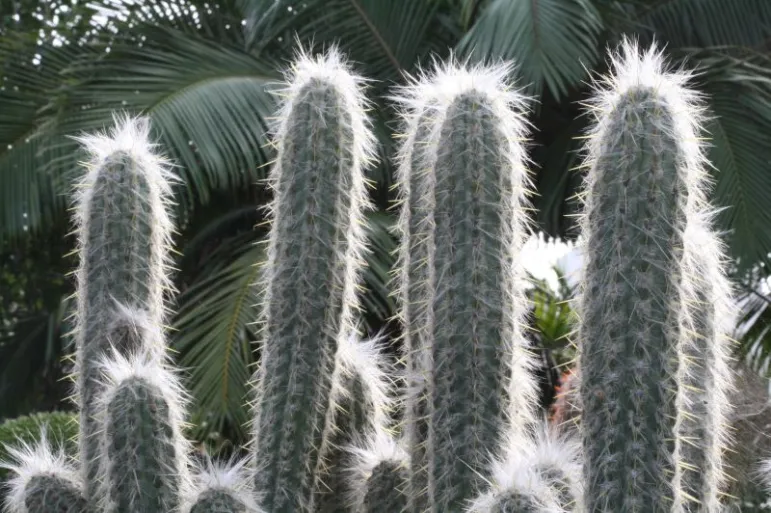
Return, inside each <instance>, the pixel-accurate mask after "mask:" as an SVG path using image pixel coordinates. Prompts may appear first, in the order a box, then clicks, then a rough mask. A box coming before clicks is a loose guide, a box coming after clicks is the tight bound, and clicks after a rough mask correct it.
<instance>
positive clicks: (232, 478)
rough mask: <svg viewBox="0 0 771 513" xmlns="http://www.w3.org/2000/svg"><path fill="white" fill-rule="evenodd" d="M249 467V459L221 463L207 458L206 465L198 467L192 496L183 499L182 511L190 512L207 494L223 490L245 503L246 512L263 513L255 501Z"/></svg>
mask: <svg viewBox="0 0 771 513" xmlns="http://www.w3.org/2000/svg"><path fill="white" fill-rule="evenodd" d="M248 465H249V460H248V459H241V460H236V461H234V460H231V461H229V462H227V463H221V462H215V461H212V459H211V458H208V457H207V459H206V461H205V463H204V465H199V466H196V469H195V475H194V477H193V489H192V494H190V495H186V496H184V497H183V499H184V503H183V506H182V508H180V509H181V510H182V511H185V512H189V511H190V510H191V509H192V508H193V506H195V504H196V502H198V500H199V499H200V498H201V496H202V495H203V494H205V493H206V492H208V491H211V490H223V491H225V492H227V493H228V494H230V495H231V496H233V498H235V499H237V500H238V501H240V502H241V503H243V504H244V506H245V507H246V511H248V512H250V513H262V511H263V510H262V509H260V507H259V506H258V505H257V502H256V501H255V496H254V491H253V489H252V479H251V478H252V476H251V473H250V472H249V471H248Z"/></svg>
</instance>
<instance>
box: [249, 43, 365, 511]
mask: <svg viewBox="0 0 771 513" xmlns="http://www.w3.org/2000/svg"><path fill="white" fill-rule="evenodd" d="M288 82H289V84H288V87H287V90H286V91H285V92H284V94H285V97H286V101H285V103H284V106H283V110H282V112H281V114H280V126H279V129H278V135H277V138H276V145H277V150H278V156H277V160H276V164H275V167H274V168H273V171H272V174H271V177H272V187H273V189H274V191H275V199H274V203H273V205H272V208H271V212H272V223H273V224H272V229H271V234H270V240H269V246H268V261H267V272H266V273H265V274H264V287H265V296H264V297H265V299H264V305H263V309H262V321H263V345H262V363H261V367H260V370H259V371H258V372H259V376H258V380H257V383H258V386H259V387H260V389H259V391H258V392H257V393H256V395H257V397H258V398H259V401H258V405H257V407H256V415H255V428H254V432H255V460H256V465H257V474H256V476H257V477H256V482H255V484H256V489H257V492H258V493H259V494H260V495H261V500H262V501H263V502H262V506H263V507H264V508H265V509H267V510H269V511H271V513H284V512H287V513H288V512H295V511H306V510H310V509H312V504H313V499H312V495H313V490H314V486H315V484H316V480H317V479H318V474H319V469H320V463H321V461H322V457H321V455H322V454H323V453H324V450H325V449H324V446H325V444H327V443H328V438H329V435H330V432H331V430H332V429H333V426H332V422H331V421H332V417H333V412H334V405H333V404H332V401H331V392H332V381H333V380H332V377H333V373H334V371H335V363H336V355H337V352H338V344H339V341H340V340H341V338H342V337H346V336H349V335H350V334H352V333H353V332H354V331H355V325H354V320H353V313H354V311H355V309H356V308H357V298H356V286H357V281H358V274H359V272H358V271H359V268H360V267H361V261H362V252H363V250H364V245H363V243H364V233H363V223H362V213H363V210H364V209H365V208H367V207H368V199H367V197H366V188H365V178H364V174H363V168H364V166H365V165H366V164H367V162H368V161H369V159H370V158H371V156H372V145H373V136H372V134H371V132H370V130H369V126H368V121H367V119H366V118H365V116H364V107H365V100H364V98H363V96H362V94H361V92H360V87H361V81H360V79H359V78H358V77H356V76H354V75H352V74H351V73H350V72H349V70H348V69H347V67H346V65H345V63H344V62H343V61H342V57H341V56H340V55H339V54H338V53H337V51H336V50H332V51H330V52H329V53H327V55H325V56H323V57H320V58H318V59H316V60H314V59H311V58H310V57H307V56H305V55H301V56H300V58H299V60H298V61H297V62H296V63H295V65H294V67H293V69H292V71H291V73H290V74H289V77H288Z"/></svg>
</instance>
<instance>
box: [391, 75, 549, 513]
mask: <svg viewBox="0 0 771 513" xmlns="http://www.w3.org/2000/svg"><path fill="white" fill-rule="evenodd" d="M510 71H511V70H510V68H509V67H507V66H498V67H477V68H473V69H470V70H467V69H464V68H462V67H460V66H456V65H449V66H447V67H444V68H438V69H437V70H436V71H435V72H434V74H433V76H431V77H424V78H423V79H422V80H419V81H416V82H414V83H413V84H412V85H411V86H410V87H407V88H406V89H405V90H404V91H403V98H402V102H403V105H405V107H406V113H405V119H406V125H407V126H408V127H409V129H411V130H413V131H415V133H414V134H408V137H407V139H406V142H405V144H406V145H409V147H406V148H403V150H402V152H401V155H402V159H403V160H402V169H403V171H402V173H401V177H400V179H401V184H400V185H401V187H403V188H404V190H403V191H402V198H403V200H404V204H403V206H402V208H407V209H410V211H409V212H408V213H404V214H403V215H402V217H401V219H402V227H401V230H402V233H403V241H402V244H403V245H405V246H406V247H403V249H402V253H401V255H402V260H401V265H403V266H408V267H409V269H407V270H404V271H402V273H403V274H402V276H403V280H404V281H403V283H402V287H403V290H402V296H404V297H406V298H407V299H403V300H402V301H403V309H404V312H405V314H403V317H406V318H405V321H406V322H407V323H408V325H407V326H406V328H405V329H406V331H407V333H408V336H412V335H413V334H414V336H415V338H416V340H415V342H414V343H411V345H412V347H409V348H408V349H409V350H410V352H409V354H408V355H407V368H408V371H409V372H411V373H416V372H417V373H422V374H423V375H424V376H427V377H428V383H427V386H426V385H423V386H425V391H424V390H421V389H418V390H412V391H411V393H409V394H408V396H407V399H406V400H407V402H408V404H407V408H406V414H407V418H406V419H405V423H406V426H407V427H406V428H405V429H406V430H407V432H408V434H409V433H412V437H413V439H412V440H410V441H409V443H410V448H409V450H410V451H413V450H415V451H416V453H415V456H416V459H417V461H416V462H415V463H414V464H413V469H412V471H411V472H413V473H414V472H421V470H422V466H423V465H424V463H423V461H421V460H422V459H423V458H424V454H423V449H422V448H421V447H420V444H421V443H424V441H421V440H416V439H415V434H416V433H419V432H420V428H419V426H420V425H421V423H422V422H423V419H422V416H423V415H425V414H427V415H428V424H429V426H428V428H429V429H428V439H427V442H428V445H427V450H428V462H427V463H428V496H429V502H430V504H429V506H430V508H431V511H436V512H443V511H457V510H459V509H460V508H461V507H462V506H463V505H464V503H465V501H466V500H468V499H470V498H472V497H473V496H474V495H475V494H476V492H477V491H478V489H479V488H481V485H482V479H483V477H482V476H484V474H485V470H486V468H485V467H486V461H487V458H488V457H489V453H491V452H493V451H494V450H495V449H497V447H498V444H499V443H500V442H501V440H502V436H503V433H504V429H507V428H511V429H513V428H514V426H519V427H520V428H522V427H524V425H525V424H527V423H528V422H530V421H532V418H533V417H532V415H533V409H532V408H533V404H534V402H535V401H534V396H535V385H534V382H533V380H532V379H531V377H530V375H529V371H530V370H531V366H532V362H531V359H530V356H529V353H528V351H527V344H526V341H525V340H524V337H523V334H522V332H521V331H520V323H521V321H522V317H523V315H524V313H525V296H524V293H523V289H522V285H521V280H519V279H518V278H519V277H520V271H521V269H520V266H518V265H516V258H517V257H518V253H519V250H520V248H521V245H522V243H523V238H524V235H525V215H524V209H523V207H524V203H525V199H524V198H525V193H526V191H527V188H528V186H529V180H528V177H527V172H526V169H525V158H526V157H525V152H524V149H523V146H522V140H523V137H524V135H525V134H526V132H527V130H526V122H525V120H524V118H523V116H522V113H521V110H522V109H523V107H524V105H525V98H523V97H522V96H521V95H520V94H519V93H517V92H515V91H513V90H511V89H510V87H509V86H508V84H506V82H505V78H506V76H507V74H508V73H509V72H510ZM424 123H425V124H424ZM418 133H420V134H419V135H420V137H418ZM416 194H428V195H430V196H429V197H428V198H426V197H423V198H420V197H415V196H414V195H416ZM416 302H417V303H423V304H424V305H426V306H425V308H427V309H428V312H426V313H421V312H420V310H419V309H418V308H413V303H416ZM412 312H415V315H413V313H412ZM424 320H428V326H427V328H425V330H426V331H425V332H422V333H421V328H420V327H416V326H415V324H414V323H416V322H422V321H424ZM424 338H428V340H427V341H426V342H424V341H423V340H424ZM424 351H427V352H429V354H428V355H425V354H424ZM411 360H412V361H411ZM426 367H428V368H426ZM408 379H410V380H411V381H412V382H413V383H418V386H421V385H419V384H420V383H421V379H422V377H421V376H412V377H408ZM421 395H423V396H424V397H425V400H427V402H428V404H427V406H423V405H421V404H419V402H420V401H421V400H423V398H422V397H421ZM410 403H412V404H410ZM413 415H419V416H418V417H413ZM411 456H412V454H411ZM411 479H412V478H411ZM420 484H421V480H420V479H418V480H417V482H416V483H413V485H412V486H411V490H410V493H414V492H419V490H416V485H417V486H420ZM412 500H413V501H414V499H412ZM417 506H418V507H419V508H423V507H425V501H422V504H421V501H417ZM418 511H420V513H422V511H423V510H422V509H421V510H418Z"/></svg>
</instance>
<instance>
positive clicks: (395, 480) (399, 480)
mask: <svg viewBox="0 0 771 513" xmlns="http://www.w3.org/2000/svg"><path fill="white" fill-rule="evenodd" d="M406 479H407V472H406V467H405V466H404V464H402V463H401V462H399V463H394V462H383V463H380V464H379V465H377V466H376V467H375V468H374V469H372V474H371V475H370V476H369V479H367V492H366V494H365V495H364V497H363V501H362V502H363V504H362V509H361V511H362V513H380V512H382V511H392V512H393V513H401V512H403V511H406V508H407V496H406V495H405V494H404V485H405V484H406Z"/></svg>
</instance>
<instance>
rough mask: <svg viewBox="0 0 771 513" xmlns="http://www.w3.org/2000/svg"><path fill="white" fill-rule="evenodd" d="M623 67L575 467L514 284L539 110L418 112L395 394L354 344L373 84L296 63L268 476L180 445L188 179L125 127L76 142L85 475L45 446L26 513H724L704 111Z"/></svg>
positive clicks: (258, 436)
mask: <svg viewBox="0 0 771 513" xmlns="http://www.w3.org/2000/svg"><path fill="white" fill-rule="evenodd" d="M621 52H622V55H614V56H613V59H614V62H613V64H614V72H615V74H614V75H612V76H610V77H608V78H607V80H606V85H607V86H608V87H607V88H601V87H598V89H597V96H596V98H595V107H597V108H598V109H597V125H596V126H595V127H594V129H593V132H592V136H593V138H592V139H591V140H590V144H589V160H588V164H587V166H588V167H589V168H590V169H589V174H588V178H587V195H586V198H585V202H586V216H585V218H584V221H583V223H584V230H585V236H586V241H585V244H586V246H585V247H586V251H587V253H586V257H587V259H586V264H587V265H586V269H585V271H584V277H583V279H584V283H583V285H582V286H583V288H584V290H583V297H582V300H581V303H580V309H581V310H580V315H579V316H578V317H579V318H580V323H579V325H580V330H579V334H580V335H581V340H580V369H581V374H580V377H581V379H580V382H581V383H580V390H581V401H580V402H581V406H582V409H583V417H582V428H583V454H581V451H580V450H579V449H578V444H577V443H576V442H575V441H572V440H571V439H570V438H569V437H567V436H564V435H563V434H561V433H556V432H553V431H548V430H546V431H545V430H543V428H542V426H539V420H538V419H537V418H536V414H535V403H536V392H535V390H536V387H535V381H534V379H533V370H534V369H533V366H534V365H533V361H532V358H531V354H530V351H529V343H528V341H527V339H526V337H525V334H524V333H523V330H522V325H523V321H524V316H525V312H526V310H527V308H526V293H525V283H524V281H525V280H524V279H523V278H524V273H523V270H522V266H521V265H520V263H519V262H518V261H517V257H518V253H519V251H520V249H521V247H522V242H523V239H524V236H525V234H526V230H527V223H526V217H525V211H526V208H527V207H526V205H527V204H526V194H527V191H528V190H529V185H530V184H529V179H528V176H527V171H526V168H525V165H526V157H525V151H524V145H523V138H524V135H525V133H526V123H525V121H524V108H525V105H526V101H525V98H524V97H523V96H522V95H521V94H520V93H519V92H518V91H515V90H513V89H512V88H511V86H510V85H509V84H508V83H507V75H508V74H509V73H510V72H511V68H510V67H508V66H506V65H501V66H464V65H459V64H456V63H451V64H448V65H441V64H440V65H437V67H436V69H435V70H434V72H433V73H431V74H429V75H426V76H423V77H420V78H418V79H415V80H414V81H413V84H412V85H411V86H409V87H408V88H406V89H405V90H402V91H401V92H402V95H401V96H400V99H401V102H402V106H403V107H404V122H405V126H406V129H407V137H406V139H405V143H404V145H403V147H402V149H401V153H400V155H401V161H400V179H401V181H400V187H401V196H402V200H403V203H402V205H403V206H402V213H401V217H400V220H401V223H400V226H399V229H400V231H401V233H402V236H403V239H402V248H401V251H400V261H399V266H400V268H399V269H398V270H397V277H398V280H399V284H398V286H399V287H400V288H399V290H398V295H399V296H400V302H401V312H402V321H403V322H404V324H405V334H406V339H407V344H406V346H407V347H406V349H407V351H406V354H405V358H404V360H405V362H404V363H405V375H404V376H397V377H394V379H393V380H389V379H388V378H389V376H388V375H389V374H391V373H392V368H391V367H390V365H388V363H387V362H386V361H385V360H384V358H383V355H382V354H381V350H380V347H379V342H378V341H376V340H371V341H366V342H362V341H360V340H359V339H358V333H357V331H358V330H357V328H358V322H357V319H356V317H355V311H356V309H357V308H358V302H357V297H356V294H355V291H356V287H357V286H358V280H359V275H360V272H361V266H362V258H363V255H364V251H365V248H364V244H363V240H364V236H363V234H364V230H363V228H364V227H363V217H362V214H363V211H364V209H365V208H366V207H367V206H368V201H367V199H366V196H365V192H366V191H365V183H366V182H365V178H364V174H363V170H364V167H365V165H366V164H367V163H368V161H369V159H370V158H371V156H372V148H371V134H370V132H369V125H368V121H367V118H366V117H365V115H364V114H363V110H364V107H365V105H366V102H365V100H364V98H363V95H362V93H361V85H362V84H361V79H359V78H358V77H356V76H354V75H352V74H351V72H350V71H349V68H348V66H347V64H346V63H345V62H344V61H343V59H342V56H341V55H340V54H339V53H338V52H337V51H336V50H334V49H333V50H330V51H329V52H328V53H327V54H326V55H324V56H320V57H318V58H311V57H309V56H307V55H305V54H301V55H300V57H299V59H298V61H297V62H296V63H295V64H294V66H293V68H292V70H291V71H290V72H289V73H288V75H287V79H288V82H289V84H288V87H287V89H285V90H284V91H283V92H284V93H285V94H284V96H285V103H284V108H283V109H282V111H281V112H280V115H279V124H278V130H277V132H276V146H277V149H278V159H277V161H276V164H275V167H274V169H273V174H272V187H273V189H274V192H275V198H274V203H273V204H272V206H271V219H272V226H271V231H270V238H269V242H268V249H267V255H268V259H267V263H266V267H265V269H264V270H263V272H262V276H261V278H262V279H261V281H260V283H262V284H263V286H264V293H263V295H262V301H263V303H262V311H261V317H260V321H261V324H262V326H263V331H262V337H263V344H262V362H261V366H260V369H259V370H258V372H257V375H256V380H255V386H254V390H253V393H254V397H253V398H254V425H253V428H254V440H253V442H254V445H253V447H251V448H250V450H251V452H252V455H251V458H249V459H248V460H240V461H236V460H233V461H231V462H230V463H229V464H227V465H224V466H219V465H218V464H215V463H212V462H211V461H208V463H206V464H205V465H201V464H199V463H197V462H194V461H192V458H191V454H190V453H191V450H190V446H189V445H188V443H187V442H186V441H185V440H184V438H183V437H182V432H181V431H182V427H183V424H184V422H185V416H186V412H185V409H186V398H185V394H184V393H183V392H182V388H181V386H180V384H179V382H178V379H177V377H176V373H175V372H173V370H172V368H171V366H170V365H169V363H168V361H167V357H166V354H165V353H166V347H165V346H166V343H165V339H164V333H163V325H162V320H163V313H164V304H163V297H162V290H163V287H164V286H165V284H166V281H165V279H166V276H165V275H166V273H167V272H168V270H167V269H166V268H165V258H164V256H163V252H164V248H165V246H166V241H167V238H168V233H169V229H170V221H169V219H168V217H167V213H166V211H165V209H166V208H167V203H168V201H166V200H165V199H164V198H166V197H167V196H166V195H165V192H164V191H166V186H167V179H168V178H169V175H168V173H167V172H166V171H165V167H164V164H163V161H162V160H161V159H159V158H158V157H157V156H156V155H155V154H154V153H153V152H152V145H150V144H149V142H148V134H149V132H148V127H147V124H146V123H145V121H144V120H135V119H118V120H117V123H116V127H115V128H114V129H113V131H112V132H111V134H110V136H95V137H91V138H82V139H81V141H82V142H84V143H85V145H86V146H87V147H88V148H89V149H90V151H91V154H92V157H93V161H92V168H91V170H90V171H89V175H88V176H89V177H91V178H90V181H87V185H89V188H88V189H87V190H86V192H84V193H82V194H81V196H80V202H79V204H78V207H77V210H78V215H79V220H80V224H79V227H80V232H81V245H80V248H79V253H80V257H81V261H82V265H81V269H80V272H79V280H78V282H79V298H80V299H79V300H80V309H79V321H78V322H79V326H80V331H78V332H77V340H78V355H77V358H78V360H79V361H78V362H77V363H78V365H77V367H76V370H77V372H78V378H79V380H78V393H79V396H80V406H81V417H82V418H84V416H85V415H86V412H90V413H89V415H92V416H91V417H90V418H89V419H88V423H87V425H85V426H84V427H83V428H82V431H81V433H80V437H81V445H80V453H79V458H80V459H81V461H80V462H79V464H80V469H78V468H76V467H75V466H73V465H70V464H68V463H67V461H66V459H65V457H64V455H63V454H62V453H61V451H56V450H52V449H51V448H50V447H49V446H48V444H47V441H46V440H45V438H43V440H42V441H41V443H40V444H37V445H35V446H32V445H24V446H22V447H21V448H17V449H13V450H11V456H12V458H14V459H16V460H17V461H16V463H14V464H11V465H9V466H10V468H11V470H13V471H14V472H15V474H16V477H14V479H13V480H12V481H11V494H10V496H9V498H8V500H7V506H8V509H9V511H11V512H12V513H33V512H36V511H37V510H39V509H41V508H43V509H44V510H52V509H56V510H60V511H64V512H66V513H75V512H77V511H82V510H83V509H86V508H88V509H89V510H93V511H96V512H98V513H101V512H104V513H139V512H142V513H145V512H147V513H160V512H169V513H294V512H302V513H315V511H316V510H317V509H321V510H322V511H324V512H326V511H335V507H338V508H339V510H340V511H346V510H348V511H355V512H360V511H361V512H380V511H397V512H401V511H406V512H409V513H459V512H460V511H462V510H465V511H467V512H471V513H503V512H506V511H512V510H513V511H523V512H528V513H529V512H533V513H556V512H570V513H583V511H584V510H587V511H589V512H590V513H599V512H604V511H613V512H614V513H615V512H619V513H637V512H641V511H645V512H647V511H652V512H654V513H663V512H672V513H675V512H678V511H680V510H681V509H684V508H690V509H692V510H693V509H695V506H694V505H695V504H696V502H695V500H694V501H691V499H696V500H699V501H701V504H702V506H700V507H703V508H704V511H705V512H709V513H711V512H712V511H714V510H716V509H717V508H718V507H719V504H718V501H717V497H718V492H719V487H720V486H721V462H720V452H721V450H722V444H723V443H724V438H725V436H724V432H723V431H722V429H723V428H722V424H721V423H722V419H723V417H724V416H725V415H726V410H727V405H726V404H725V403H726V397H725V395H726V391H727V386H728V380H727V371H726V368H725V367H723V365H724V363H725V358H726V352H725V340H726V339H725V337H724V333H723V332H724V331H725V330H726V329H727V324H726V323H725V321H724V319H723V314H724V313H726V312H728V307H727V301H728V298H729V296H730V289H729V287H728V285H727V283H726V282H725V281H724V280H725V279H724V276H723V271H722V267H723V265H724V263H723V262H722V261H721V259H722V257H721V251H722V250H721V247H720V244H719V243H718V242H717V239H716V238H715V236H714V235H713V234H712V233H711V231H710V230H711V228H710V217H711V215H712V214H711V213H710V211H709V208H708V205H707V203H706V200H705V198H704V192H705V185H706V184H705V180H704V176H703V167H704V162H703V157H702V154H701V147H700V142H699V140H698V138H697V134H698V130H699V119H700V118H699V115H700V111H699V110H698V104H697V103H696V102H695V98H694V96H693V94H692V93H691V92H690V91H689V90H688V89H686V88H685V80H686V79H687V75H685V74H667V73H664V72H663V68H662V66H663V63H662V61H661V55H660V54H659V53H657V51H656V50H655V47H654V48H651V49H650V50H648V51H647V52H644V53H643V54H642V55H640V53H639V51H638V49H637V47H636V46H635V45H634V44H632V43H629V42H626V43H625V44H624V45H623V46H622V48H621ZM689 109H690V110H689ZM100 177H101V178H100ZM108 178H109V180H108ZM100 180H102V181H106V182H105V183H108V184H112V185H114V186H115V188H114V189H110V188H109V187H102V186H101V185H99V186H97V185H98V184H100V183H101V182H100ZM126 183H132V184H133V185H132V186H130V187H127V188H124V187H123V185H124V184H126ZM134 195H137V196H138V197H134ZM116 199H117V200H119V201H116V202H114V201H115V200H116ZM322 200H323V201H322ZM113 202H114V203H113ZM107 205H114V206H115V208H114V210H113V209H112V207H110V208H106V206H107ZM103 207H104V208H103ZM96 227H100V228H99V229H97V228H96ZM94 241H96V242H94ZM137 241H140V242H141V241H144V243H137ZM701 244H703V245H704V246H699V245H701ZM697 246H698V247H697ZM699 248H702V249H703V248H706V249H707V250H708V251H702V252H699V251H697V250H698V249H699ZM99 255H101V256H99ZM106 263H110V266H111V267H109V268H102V266H104V264H106ZM148 267H150V268H148ZM696 271H699V272H701V273H702V274H704V275H705V276H707V277H709V278H713V279H708V280H696V279H694V278H693V276H692V274H693V273H694V272H696ZM112 276H116V277H118V278H121V279H110V278H111V277H112ZM135 278H137V280H136V281H135V280H134V279H135ZM96 290H98V291H99V294H96V292H95V291H96ZM84 298H85V299H84ZM108 299H109V300H111V301H112V302H110V301H108ZM92 300H93V301H92ZM705 305H706V306H705ZM92 319H102V321H103V322H102V324H98V323H97V322H96V321H95V320H93V321H92ZM91 322H93V323H94V325H93V326H91V324H90V323H91ZM89 326H90V327H89ZM84 329H90V330H92V332H94V333H95V337H96V338H95V339H93V340H92V339H91V338H88V337H84V336H83V330H84ZM97 344H102V345H101V346H97ZM697 360H698V362H699V363H700V364H701V365H694V362H695V361H697ZM86 378H88V379H86ZM398 378H403V379H401V381H405V382H406V390H404V391H402V392H401V395H402V397H403V398H404V402H405V403H406V404H405V405H404V406H405V408H404V418H403V422H402V423H401V424H399V423H394V419H393V417H394V415H393V413H394V412H393V411H392V406H393V403H392V400H393V399H392V395H393V394H394V390H393V389H392V387H391V384H392V382H393V383H396V382H399V381H400V379H398ZM696 384H700V385H701V388H699V389H696V388H695V386H694V385H696ZM691 419H695V420H693V421H691ZM690 422H695V423H696V424H690ZM696 425H707V426H711V427H712V431H711V432H710V433H703V432H700V431H699V430H697V429H694V426H696ZM400 430H401V432H400ZM694 439H695V441H696V442H698V443H696V444H694V445H693V448H694V449H693V450H692V451H686V450H684V449H683V445H684V444H685V443H687V442H692V441H694ZM88 457H91V458H93V460H88V461H85V460H84V458H88ZM582 459H583V460H584V461H583V468H584V471H583V473H582V472H581V470H580V469H581V466H582ZM86 463H87V464H86ZM683 465H693V466H696V467H697V468H698V471H699V476H701V477H700V478H701V481H698V480H697V479H693V478H692V477H691V476H690V475H689V474H687V473H683V472H682V469H681V466H683ZM78 470H79V471H80V475H78ZM97 476H99V479H97ZM423 484H425V485H426V486H427V489H426V490H425V492H423V491H422V489H420V488H419V487H420V486H422V485H423ZM692 492H693V493H694V494H698V497H692V496H691V494H692ZM330 494H331V495H332V496H333V497H332V499H333V500H330ZM335 500H336V501H337V505H335ZM700 511H701V510H700Z"/></svg>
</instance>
